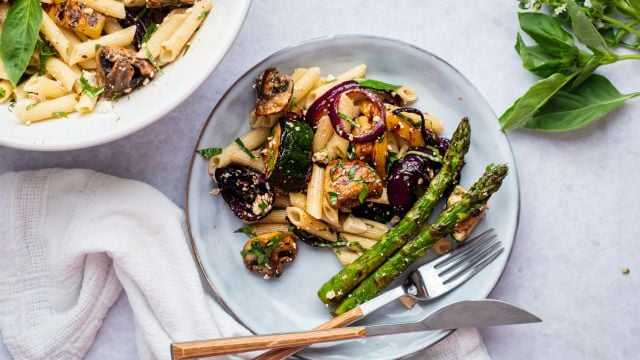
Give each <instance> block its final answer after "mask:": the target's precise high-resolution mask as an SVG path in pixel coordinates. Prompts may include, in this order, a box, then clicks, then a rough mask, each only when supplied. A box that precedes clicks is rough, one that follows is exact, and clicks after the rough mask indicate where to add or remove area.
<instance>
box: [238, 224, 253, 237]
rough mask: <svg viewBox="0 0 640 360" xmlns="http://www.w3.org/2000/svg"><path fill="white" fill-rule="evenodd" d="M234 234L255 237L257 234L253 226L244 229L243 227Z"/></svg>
mask: <svg viewBox="0 0 640 360" xmlns="http://www.w3.org/2000/svg"><path fill="white" fill-rule="evenodd" d="M234 233H239V234H240V233H241V234H245V235H247V236H254V235H255V233H254V231H253V225H247V226H244V227H241V228H239V229H237V230H236V231H234Z"/></svg>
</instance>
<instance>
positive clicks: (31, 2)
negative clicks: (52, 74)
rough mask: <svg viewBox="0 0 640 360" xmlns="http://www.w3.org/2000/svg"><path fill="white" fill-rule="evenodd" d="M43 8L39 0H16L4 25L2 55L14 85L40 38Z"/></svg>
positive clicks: (0, 49) (0, 51)
mask: <svg viewBox="0 0 640 360" xmlns="http://www.w3.org/2000/svg"><path fill="white" fill-rule="evenodd" d="M41 23H42V8H41V7H40V1H38V0H15V1H14V2H13V4H11V7H10V8H9V11H8V12H7V18H6V19H5V20H4V25H3V26H2V37H0V56H1V57H2V63H3V65H4V68H5V70H6V72H7V75H8V77H9V81H10V82H11V83H12V84H13V86H17V85H18V81H20V78H21V77H22V74H24V72H25V70H26V69H27V66H28V65H29V59H31V55H32V54H33V50H34V49H35V47H36V41H37V40H38V32H39V31H40V24H41Z"/></svg>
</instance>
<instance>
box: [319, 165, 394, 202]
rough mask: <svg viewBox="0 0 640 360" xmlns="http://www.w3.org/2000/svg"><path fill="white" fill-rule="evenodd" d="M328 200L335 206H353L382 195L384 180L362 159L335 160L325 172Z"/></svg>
mask: <svg viewBox="0 0 640 360" xmlns="http://www.w3.org/2000/svg"><path fill="white" fill-rule="evenodd" d="M324 188H325V190H326V196H327V200H328V201H329V204H330V205H331V206H332V207H334V208H352V207H355V206H358V205H362V204H363V203H364V200H366V199H372V198H378V197H380V196H381V195H382V190H383V189H382V180H381V179H380V177H379V176H378V175H377V174H376V171H375V170H374V169H373V168H371V166H369V165H368V164H367V163H365V162H364V161H360V160H333V161H331V162H329V163H328V164H327V167H326V170H325V172H324Z"/></svg>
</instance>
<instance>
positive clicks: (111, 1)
mask: <svg viewBox="0 0 640 360" xmlns="http://www.w3.org/2000/svg"><path fill="white" fill-rule="evenodd" d="M82 2H83V3H84V4H85V5H87V6H88V7H90V8H92V9H93V10H96V11H97V12H99V13H102V14H104V15H107V16H112V17H114V18H116V19H124V17H125V16H126V15H127V13H126V11H125V9H124V3H123V2H120V1H116V0H82Z"/></svg>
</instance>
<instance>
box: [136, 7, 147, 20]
mask: <svg viewBox="0 0 640 360" xmlns="http://www.w3.org/2000/svg"><path fill="white" fill-rule="evenodd" d="M146 12H147V8H142V10H140V11H139V12H138V14H136V20H140V19H142V17H143V16H144V14H145V13H146Z"/></svg>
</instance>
